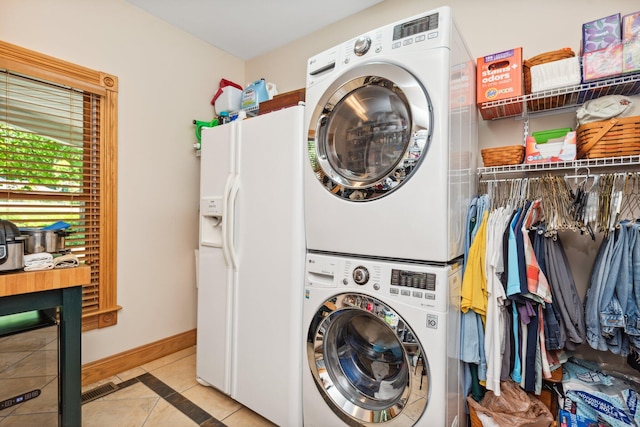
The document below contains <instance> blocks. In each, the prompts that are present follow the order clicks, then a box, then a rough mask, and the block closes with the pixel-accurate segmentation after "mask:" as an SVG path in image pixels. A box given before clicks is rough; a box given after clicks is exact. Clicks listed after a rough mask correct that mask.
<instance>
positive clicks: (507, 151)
mask: <svg viewBox="0 0 640 427" xmlns="http://www.w3.org/2000/svg"><path fill="white" fill-rule="evenodd" d="M481 153H482V161H483V163H484V166H485V167H487V168H488V167H491V166H506V165H519V164H521V163H522V162H523V160H524V146H523V145H508V146H506V147H496V148H485V149H484V150H482V151H481Z"/></svg>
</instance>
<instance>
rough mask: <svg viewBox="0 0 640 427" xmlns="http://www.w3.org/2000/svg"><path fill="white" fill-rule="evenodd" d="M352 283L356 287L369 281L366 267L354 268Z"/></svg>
mask: <svg viewBox="0 0 640 427" xmlns="http://www.w3.org/2000/svg"><path fill="white" fill-rule="evenodd" d="M353 281H354V282H356V283H357V284H358V285H364V284H366V283H367V282H368V281H369V270H367V268H366V267H362V266H360V267H356V268H355V269H354V270H353Z"/></svg>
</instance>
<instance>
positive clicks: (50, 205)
mask: <svg viewBox="0 0 640 427" xmlns="http://www.w3.org/2000/svg"><path fill="white" fill-rule="evenodd" d="M116 83H117V79H116V78H115V77H114V76H110V75H106V74H104V73H100V72H96V71H92V70H89V69H86V68H82V67H79V66H76V65H73V64H70V63H67V62H64V61H60V60H56V59H54V58H51V57H47V56H44V55H40V54H38V53H35V52H32V51H27V50H25V49H22V48H19V47H17V46H13V45H10V44H7V43H0V218H2V219H7V220H9V221H12V222H13V223H15V224H16V225H17V226H18V227H29V228H40V227H43V226H47V225H50V224H53V223H55V222H58V221H63V222H66V223H68V224H70V228H69V229H68V230H69V231H70V232H71V233H70V234H69V235H68V236H67V237H66V239H65V240H66V241H65V246H66V249H67V250H68V251H70V253H72V254H74V255H76V256H77V257H78V259H79V260H80V261H81V262H84V263H85V264H87V265H89V266H91V283H89V284H87V285H85V286H84V287H83V330H89V329H95V328H99V327H105V326H110V325H114V324H116V323H117V311H118V310H119V309H120V307H119V306H118V305H117V304H116V283H115V277H116V262H115V261H116V256H115V255H116V254H115V249H116V239H115V231H116V223H115V218H116V203H115V200H116V190H115V189H116V179H115V178H116V162H115V152H116V129H117V126H116V125H117V124H116V105H117V90H116V89H117V84H116Z"/></svg>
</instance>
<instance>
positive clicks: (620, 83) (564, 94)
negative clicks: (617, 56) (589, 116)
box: [480, 72, 640, 120]
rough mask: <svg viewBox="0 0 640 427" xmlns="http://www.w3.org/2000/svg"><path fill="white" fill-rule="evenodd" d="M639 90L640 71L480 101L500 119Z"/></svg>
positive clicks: (565, 108) (571, 106)
mask: <svg viewBox="0 0 640 427" xmlns="http://www.w3.org/2000/svg"><path fill="white" fill-rule="evenodd" d="M638 93H640V72H636V73H633V74H626V75H623V76H619V77H615V78H611V79H605V80H598V81H594V82H588V83H583V84H579V85H575V86H567V87H563V88H558V89H552V90H546V91H542V92H536V93H531V94H527V95H521V96H514V97H512V98H507V99H501V100H496V101H488V102H484V103H482V104H480V108H481V109H494V110H495V111H496V115H495V117H493V119H492V120H499V119H504V118H508V117H516V118H517V117H522V118H526V117H527V116H535V115H545V114H557V113H558V112H562V111H570V110H575V109H576V108H577V107H578V106H579V105H581V104H583V103H585V102H587V101H590V100H592V99H595V98H599V97H602V96H605V95H627V96H630V95H636V94H638Z"/></svg>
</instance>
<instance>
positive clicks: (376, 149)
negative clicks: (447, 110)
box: [309, 64, 433, 201]
mask: <svg viewBox="0 0 640 427" xmlns="http://www.w3.org/2000/svg"><path fill="white" fill-rule="evenodd" d="M367 70H368V71H377V74H375V75H373V74H368V75H366V76H359V77H355V78H352V79H350V80H348V81H346V82H345V83H343V84H342V85H340V86H339V87H338V88H337V89H335V90H333V89H331V88H330V89H329V91H327V95H326V99H321V102H320V104H319V105H318V106H317V107H316V110H315V112H314V114H313V116H312V119H311V126H310V132H309V149H310V150H309V156H310V160H311V164H312V167H313V168H314V172H315V174H316V177H317V178H318V179H319V180H320V182H321V183H322V184H323V185H324V186H325V187H326V188H327V190H329V191H330V192H331V193H333V194H335V195H336V196H338V197H342V198H345V199H348V200H352V201H364V200H372V199H376V198H378V197H381V196H384V195H386V194H388V193H390V192H391V191H393V190H395V189H396V188H397V187H399V186H400V185H401V184H402V183H403V182H405V180H406V179H408V178H409V177H410V176H411V174H412V173H413V171H414V170H415V169H416V168H417V167H418V165H419V163H420V160H421V159H422V158H423V156H424V154H425V153H426V151H427V149H428V146H429V143H430V141H431V122H432V121H433V120H432V108H431V104H430V100H429V96H428V94H427V92H426V90H425V89H424V87H423V86H422V85H421V84H420V83H419V82H418V81H417V80H416V79H415V77H413V75H411V74H410V73H409V72H408V71H406V70H404V69H403V68H400V67H398V66H395V65H391V64H375V65H368V67H367ZM383 76H384V77H383Z"/></svg>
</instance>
